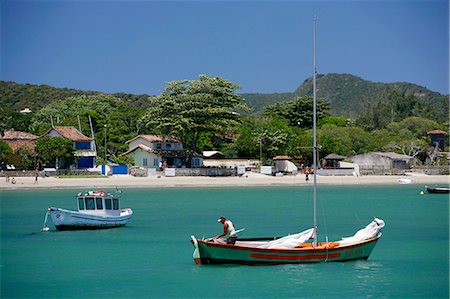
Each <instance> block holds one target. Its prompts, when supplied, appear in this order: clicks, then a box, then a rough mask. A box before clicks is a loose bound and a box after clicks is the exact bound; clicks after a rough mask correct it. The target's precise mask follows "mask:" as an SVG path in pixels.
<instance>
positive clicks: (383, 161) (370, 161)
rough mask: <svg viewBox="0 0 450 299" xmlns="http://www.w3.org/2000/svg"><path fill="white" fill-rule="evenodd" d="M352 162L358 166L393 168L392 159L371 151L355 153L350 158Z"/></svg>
mask: <svg viewBox="0 0 450 299" xmlns="http://www.w3.org/2000/svg"><path fill="white" fill-rule="evenodd" d="M352 160H353V163H356V164H358V165H359V166H369V167H371V166H378V167H382V168H393V163H392V160H391V159H389V158H387V157H383V156H379V155H376V154H373V153H367V154H362V155H357V156H354V157H353V158H352Z"/></svg>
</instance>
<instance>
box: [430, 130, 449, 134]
mask: <svg viewBox="0 0 450 299" xmlns="http://www.w3.org/2000/svg"><path fill="white" fill-rule="evenodd" d="M427 134H429V135H441V134H442V135H447V132H445V131H442V130H433V131H430V132H428V133H427Z"/></svg>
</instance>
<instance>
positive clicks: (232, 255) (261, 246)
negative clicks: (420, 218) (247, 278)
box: [191, 218, 384, 265]
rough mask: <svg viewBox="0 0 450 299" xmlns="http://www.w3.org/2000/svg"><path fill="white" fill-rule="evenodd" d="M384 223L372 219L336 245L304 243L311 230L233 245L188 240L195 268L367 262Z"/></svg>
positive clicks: (312, 231) (244, 240) (332, 243)
mask: <svg viewBox="0 0 450 299" xmlns="http://www.w3.org/2000/svg"><path fill="white" fill-rule="evenodd" d="M383 227H384V221H383V220H381V219H378V218H375V219H374V220H373V221H372V222H371V223H370V224H369V225H367V226H366V227H365V228H363V229H361V230H359V231H358V232H357V233H356V234H355V235H354V236H352V237H348V238H342V240H340V241H338V242H318V243H316V244H314V242H312V243H305V241H307V240H308V239H310V238H314V240H316V238H315V237H314V232H315V230H314V228H311V229H308V230H306V231H304V232H301V233H298V234H294V235H289V236H285V237H282V238H253V239H240V238H238V239H237V241H236V243H235V244H234V245H232V244H227V243H226V241H225V240H223V239H215V240H213V239H206V240H199V239H197V238H195V237H194V236H191V239H192V240H191V242H192V244H193V245H194V247H195V250H194V254H193V258H194V261H195V263H196V264H203V265H204V264H244V265H258V264H299V263H321V262H344V261H351V260H359V259H364V260H367V259H368V258H369V256H370V253H371V252H372V250H373V248H374V247H375V245H376V244H377V241H378V239H379V238H380V237H381V232H380V229H381V228H383Z"/></svg>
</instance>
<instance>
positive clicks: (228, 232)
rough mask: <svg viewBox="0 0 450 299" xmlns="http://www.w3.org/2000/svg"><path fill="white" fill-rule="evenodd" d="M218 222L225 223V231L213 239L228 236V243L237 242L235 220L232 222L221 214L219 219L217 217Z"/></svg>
mask: <svg viewBox="0 0 450 299" xmlns="http://www.w3.org/2000/svg"><path fill="white" fill-rule="evenodd" d="M217 222H220V223H222V224H223V233H221V234H220V235H218V236H216V237H214V238H213V240H215V239H219V238H220V237H228V239H227V244H232V245H234V243H236V239H237V234H236V230H235V229H234V224H233V222H231V220H227V219H226V218H225V217H223V216H221V217H220V218H219V219H217Z"/></svg>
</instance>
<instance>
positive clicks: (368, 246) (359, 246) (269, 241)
mask: <svg viewBox="0 0 450 299" xmlns="http://www.w3.org/2000/svg"><path fill="white" fill-rule="evenodd" d="M315 31H316V21H315V18H314V35H313V36H314V71H313V73H314V75H313V98H314V105H313V106H314V108H313V115H314V119H313V132H314V133H313V134H314V136H313V137H314V138H313V146H312V150H313V160H314V162H313V168H314V169H316V164H317V149H318V146H317V133H316V128H317V123H316V122H317V116H316V115H317V110H316V109H317V108H316V107H317V104H316V101H317V100H316V57H315V52H316V51H315V48H316V37H315V36H316V34H315ZM383 227H384V221H383V220H381V219H377V218H375V219H374V220H373V221H372V222H371V223H369V225H367V226H366V227H365V228H363V229H361V230H359V231H358V232H357V233H356V234H355V235H353V236H352V237H349V238H342V239H341V240H339V241H337V242H328V241H327V242H318V241H317V232H318V226H317V172H316V171H314V227H313V228H311V229H308V230H306V231H304V232H301V233H298V234H295V235H289V236H285V237H282V238H253V239H240V238H238V239H237V241H236V243H235V244H234V245H233V244H227V242H226V241H224V240H222V239H198V238H196V237H194V236H191V242H192V244H193V245H194V253H193V258H194V261H195V263H196V264H222V263H230V264H285V263H290V264H294V263H319V262H343V261H350V260H357V259H368V258H369V256H370V254H371V252H372V250H373V248H374V247H375V245H376V244H377V242H378V240H379V239H380V237H381V232H380V230H381V228H383ZM309 239H312V242H310V243H306V241H308V240H309Z"/></svg>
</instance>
